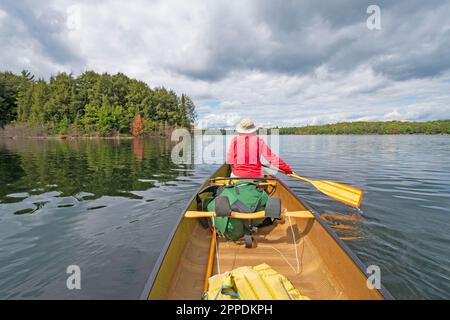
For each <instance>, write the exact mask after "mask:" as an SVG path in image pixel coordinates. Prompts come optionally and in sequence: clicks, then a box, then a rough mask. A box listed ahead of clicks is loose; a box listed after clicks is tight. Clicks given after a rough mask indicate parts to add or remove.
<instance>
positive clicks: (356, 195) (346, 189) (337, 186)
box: [264, 165, 364, 208]
mask: <svg viewBox="0 0 450 320" xmlns="http://www.w3.org/2000/svg"><path fill="white" fill-rule="evenodd" d="M264 166H265V167H266V168H269V169H274V168H272V167H270V166H266V165H264ZM274 170H276V169H274ZM279 171H280V172H282V173H283V174H285V175H287V176H289V177H292V178H295V179H298V180H302V181H305V182H308V183H310V184H312V185H313V186H314V187H315V188H316V189H317V190H319V191H320V192H322V193H324V194H326V195H327V196H329V197H331V198H333V199H335V200H338V201H340V202H342V203H345V204H347V205H350V206H353V207H357V208H358V207H359V206H360V205H361V201H362V197H363V193H364V192H363V191H362V190H359V189H357V188H355V187H352V186H348V185H345V184H342V183H337V182H332V181H325V180H318V181H315V180H310V179H307V178H304V177H300V176H299V175H297V174H295V173H286V172H284V171H283V170H281V169H279Z"/></svg>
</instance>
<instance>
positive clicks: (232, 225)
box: [203, 181, 271, 241]
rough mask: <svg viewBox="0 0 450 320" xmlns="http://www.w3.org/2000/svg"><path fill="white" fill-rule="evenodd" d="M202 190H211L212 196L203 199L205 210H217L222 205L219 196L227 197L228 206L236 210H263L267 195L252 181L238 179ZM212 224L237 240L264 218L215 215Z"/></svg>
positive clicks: (225, 234)
mask: <svg viewBox="0 0 450 320" xmlns="http://www.w3.org/2000/svg"><path fill="white" fill-rule="evenodd" d="M203 192H211V194H212V196H211V197H208V198H206V199H205V200H204V201H203V206H204V208H205V209H206V210H207V211H219V210H220V208H218V206H221V205H223V203H224V201H219V199H220V198H222V197H226V198H228V201H227V204H226V205H228V202H229V205H230V208H231V210H233V211H236V212H242V213H253V212H256V211H260V210H264V208H265V206H266V204H267V201H268V200H269V195H268V194H267V192H266V191H264V190H262V189H260V188H258V186H257V184H256V183H254V182H248V181H240V182H236V183H233V184H230V185H223V186H219V187H217V188H213V189H208V188H207V189H205V190H204V191H203ZM213 219H214V225H215V227H216V230H217V231H218V232H219V233H220V234H221V235H224V236H225V237H227V238H228V239H230V240H234V241H236V240H239V239H240V238H242V237H243V236H244V235H245V234H246V233H250V232H251V231H252V228H253V227H258V226H259V225H261V224H262V223H263V222H264V220H266V219H269V221H270V222H271V219H270V218H266V219H257V220H240V219H231V218H227V217H215V218H213Z"/></svg>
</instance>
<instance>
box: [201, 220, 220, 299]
mask: <svg viewBox="0 0 450 320" xmlns="http://www.w3.org/2000/svg"><path fill="white" fill-rule="evenodd" d="M211 237H212V238H211V244H210V246H209V256H208V265H207V266H206V272H205V282H204V285H203V293H205V292H208V289H209V278H210V277H211V275H212V271H213V266H214V253H215V250H216V238H217V237H216V228H213V231H212V234H211Z"/></svg>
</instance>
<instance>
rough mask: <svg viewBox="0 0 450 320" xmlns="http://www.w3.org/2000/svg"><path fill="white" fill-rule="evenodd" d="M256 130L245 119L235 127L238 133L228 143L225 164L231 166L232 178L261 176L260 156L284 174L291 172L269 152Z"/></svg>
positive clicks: (252, 124) (252, 123)
mask: <svg viewBox="0 0 450 320" xmlns="http://www.w3.org/2000/svg"><path fill="white" fill-rule="evenodd" d="M257 130H258V128H257V127H256V126H255V124H254V122H253V121H252V120H251V119H248V118H245V119H242V120H241V122H240V123H239V124H238V125H237V127H236V131H237V133H238V135H237V136H235V137H234V138H233V139H232V140H231V143H230V146H229V148H228V153H227V163H228V164H230V165H231V166H232V172H231V176H232V177H239V178H258V177H262V176H263V171H262V166H261V156H263V157H264V158H265V159H266V160H267V161H268V162H269V163H270V164H271V165H272V166H274V167H276V168H278V169H280V170H281V171H283V172H285V173H286V174H292V173H293V171H292V169H291V167H290V166H288V165H287V164H286V163H285V162H284V161H283V160H282V159H281V158H279V157H278V156H277V155H276V154H275V153H273V152H272V150H270V148H269V146H268V145H267V143H266V142H265V141H264V139H262V138H261V137H259V136H257V135H256V134H255V133H256V131H257Z"/></svg>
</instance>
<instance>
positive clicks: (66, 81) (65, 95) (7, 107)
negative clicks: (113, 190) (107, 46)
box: [0, 71, 196, 136]
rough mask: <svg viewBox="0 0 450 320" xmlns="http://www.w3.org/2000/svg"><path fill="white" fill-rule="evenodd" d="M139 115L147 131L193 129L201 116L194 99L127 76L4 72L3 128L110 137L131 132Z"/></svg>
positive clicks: (0, 78)
mask: <svg viewBox="0 0 450 320" xmlns="http://www.w3.org/2000/svg"><path fill="white" fill-rule="evenodd" d="M137 114H140V115H141V116H142V117H143V121H144V125H145V128H144V133H145V132H151V131H156V130H160V129H161V128H167V127H176V126H183V127H188V128H190V126H191V124H192V123H193V122H194V120H195V118H196V112H195V105H194V103H193V102H192V100H191V98H189V97H188V96H187V95H185V94H182V95H181V96H178V95H177V94H176V93H175V92H174V91H172V90H167V89H165V88H163V87H158V88H153V89H152V88H150V87H149V86H148V85H147V84H146V83H144V82H143V81H139V80H136V79H130V78H129V77H127V76H126V75H124V74H122V73H118V74H115V75H110V74H107V73H104V74H98V73H95V72H93V71H87V72H85V73H83V74H81V75H80V76H78V77H75V76H73V75H72V74H67V73H60V74H58V75H56V76H52V77H51V78H50V80H49V81H45V80H43V79H35V77H34V76H33V75H31V74H30V73H29V72H27V71H22V73H21V74H20V75H17V74H13V73H11V72H0V127H3V126H5V125H7V124H12V125H17V126H20V125H27V126H33V127H36V128H43V129H45V131H46V132H48V133H49V134H52V135H58V134H60V135H66V134H67V135H100V136H110V135H116V134H120V133H124V134H128V133H130V131H131V126H132V122H133V119H134V118H135V116H136V115H137Z"/></svg>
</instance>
